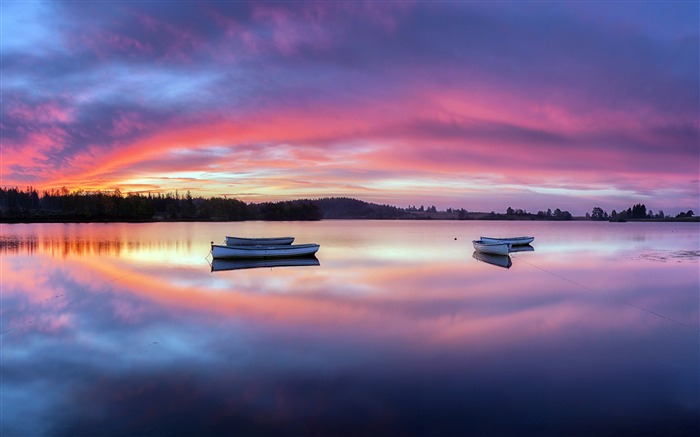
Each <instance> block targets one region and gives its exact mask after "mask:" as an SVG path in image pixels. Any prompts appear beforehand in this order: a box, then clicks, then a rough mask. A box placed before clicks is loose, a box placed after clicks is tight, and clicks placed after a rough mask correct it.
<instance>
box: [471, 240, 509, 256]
mask: <svg viewBox="0 0 700 437" xmlns="http://www.w3.org/2000/svg"><path fill="white" fill-rule="evenodd" d="M472 244H473V245H474V249H475V250H476V251H477V252H481V253H490V254H492V255H508V252H509V251H510V247H511V246H510V243H489V242H486V241H483V240H474V241H472Z"/></svg>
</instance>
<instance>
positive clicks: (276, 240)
mask: <svg viewBox="0 0 700 437" xmlns="http://www.w3.org/2000/svg"><path fill="white" fill-rule="evenodd" d="M293 241H294V237H272V238H244V237H229V236H228V235H227V236H226V245H227V246H262V245H265V246H281V245H284V244H292V242H293Z"/></svg>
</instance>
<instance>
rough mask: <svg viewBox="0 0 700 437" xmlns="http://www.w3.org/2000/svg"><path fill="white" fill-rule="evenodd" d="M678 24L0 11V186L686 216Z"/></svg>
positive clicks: (415, 10)
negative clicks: (495, 198)
mask: <svg viewBox="0 0 700 437" xmlns="http://www.w3.org/2000/svg"><path fill="white" fill-rule="evenodd" d="M673 6H674V7H673V8H670V9H669V8H667V7H666V6H665V5H664V4H662V3H654V2H648V3H644V4H639V5H636V4H635V5H630V4H625V7H624V8H622V6H621V5H620V4H610V5H601V4H573V5H569V4H547V3H526V4H522V3H499V4H496V5H489V4H482V3H429V4H428V3H410V2H407V3H371V2H333V3H328V2H304V3H275V2H271V3H256V2H250V3H248V2H233V3H227V2H224V3H222V2H181V3H178V4H177V5H168V6H167V7H166V6H165V5H163V4H161V3H157V2H156V3H133V2H112V3H108V4H104V3H99V4H96V5H92V4H91V5H85V4H82V3H80V4H77V3H71V2H69V3H63V4H56V3H48V2H47V3H44V2H32V3H10V4H5V3H3V5H2V8H3V30H2V32H3V35H2V45H3V47H2V62H3V77H2V94H3V103H4V105H3V107H2V131H3V144H2V147H3V161H2V164H1V167H2V168H1V170H2V175H3V180H2V184H3V185H18V186H24V185H33V186H35V187H38V188H40V189H50V188H57V187H61V186H66V187H68V188H84V189H101V188H113V187H120V188H121V189H122V190H123V191H129V190H149V191H166V192H167V191H172V190H174V189H181V188H182V187H183V186H184V185H186V186H187V188H188V189H190V190H191V191H192V192H193V193H194V194H199V195H205V196H209V195H217V194H223V193H226V194H229V195H237V194H241V195H243V193H250V192H256V193H259V195H258V196H257V197H255V198H250V200H272V199H285V198H291V197H297V196H312V197H320V196H326V195H348V196H355V197H360V198H363V199H365V200H370V201H381V202H385V201H390V202H391V203H397V204H400V205H403V204H409V203H410V204H421V203H426V204H428V203H429V204H436V205H438V206H439V207H448V206H453V207H466V208H468V209H470V210H480V209H481V210H487V209H488V210H490V209H498V210H500V209H503V208H505V207H506V206H508V205H506V204H505V203H509V204H512V205H511V206H513V207H520V208H526V209H529V210H537V209H546V208H548V207H558V206H559V205H558V204H554V203H555V202H559V201H561V198H559V197H557V196H549V197H548V196H547V195H546V194H544V193H545V192H546V191H547V189H552V190H568V193H569V196H572V197H573V198H571V199H568V202H569V203H570V204H571V206H570V208H571V210H572V211H573V212H575V213H581V214H582V213H584V212H586V211H588V210H590V208H591V207H592V206H594V205H593V204H594V203H595V204H600V206H604V207H608V208H612V207H618V208H619V207H621V206H626V205H627V204H628V203H630V202H636V201H638V200H640V199H644V200H646V201H647V203H648V204H651V205H652V207H654V208H657V209H658V208H663V209H665V210H668V211H669V212H670V211H672V210H687V209H691V208H693V209H699V207H698V195H699V194H700V193H699V192H698V184H697V182H692V181H697V179H698V171H699V169H698V164H697V163H698V161H699V159H700V156H699V150H698V146H697V145H698V139H699V137H700V133H699V132H700V128H699V126H698V113H699V112H700V110H699V107H698V106H699V103H698V101H699V91H698V39H699V36H698V28H697V23H696V22H695V21H696V20H694V18H693V17H697V14H698V5H697V4H694V3H674V5H673ZM622 9H624V11H623V10H622ZM47 35H51V37H50V38H49V37H47ZM28 41H31V42H32V44H28V43H27V42H28ZM183 175H189V176H183ZM137 180H138V181H141V182H138V183H137V182H135V181H137ZM146 180H147V181H150V182H149V183H143V181H146ZM175 181H181V182H177V183H175ZM429 181H434V182H433V183H434V185H432V187H430V182H429ZM183 184H184V185H183ZM426 185H428V186H426ZM418 186H426V189H425V190H423V189H416V188H415V187H418ZM444 186H454V187H461V189H463V190H464V191H463V192H462V194H460V189H459V188H455V189H454V190H449V193H446V194H442V187H444ZM379 187H384V188H379ZM533 187H539V188H543V189H544V190H540V191H539V194H538V195H537V196H536V197H533V198H529V197H527V196H526V197H523V196H522V194H523V193H530V192H532V189H533ZM587 191H588V192H589V193H588V194H585V193H586V192H587ZM474 192H483V193H484V195H483V196H482V197H479V196H476V195H472V193H474ZM495 192H500V193H501V194H502V196H501V197H500V198H499V202H503V204H500V205H495V204H493V202H491V201H490V200H489V196H490V194H492V193H495ZM508 192H512V193H513V194H512V195H507V194H505V193H508ZM576 193H580V194H576ZM596 193H598V194H596ZM601 193H617V194H601ZM521 201H526V202H527V203H525V204H520V203H519V202H521ZM620 203H622V204H620Z"/></svg>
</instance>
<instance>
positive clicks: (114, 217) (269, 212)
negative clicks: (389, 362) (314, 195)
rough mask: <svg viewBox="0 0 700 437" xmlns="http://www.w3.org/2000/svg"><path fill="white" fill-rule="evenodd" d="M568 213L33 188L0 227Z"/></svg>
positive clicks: (599, 213) (635, 215) (603, 215)
mask: <svg viewBox="0 0 700 437" xmlns="http://www.w3.org/2000/svg"><path fill="white" fill-rule="evenodd" d="M586 217H587V218H589V219H591V220H613V221H626V220H628V219H630V220H659V219H664V220H674V221H675V220H684V221H685V220H697V219H698V217H695V214H694V213H693V211H687V212H682V213H680V214H678V215H677V216H676V217H675V218H673V217H668V216H666V215H665V214H664V212H663V211H658V212H657V213H654V212H653V211H651V210H647V208H646V206H645V205H643V204H637V205H634V206H632V207H630V208H628V209H627V210H622V211H621V212H619V213H618V212H617V211H615V210H613V211H612V212H611V213H610V214H608V213H607V212H606V211H604V210H603V209H602V208H599V207H595V208H593V211H592V212H591V213H587V214H586ZM572 218H573V217H572V215H571V213H570V212H569V211H562V210H560V209H559V208H557V209H555V210H554V211H552V210H551V209H548V210H547V211H538V212H537V213H536V214H533V213H529V212H527V211H525V210H523V209H513V208H511V207H508V208H507V209H506V211H505V213H504V214H499V213H496V212H494V211H492V212H491V213H484V212H468V211H467V210H465V209H464V208H461V209H457V208H448V209H447V210H445V211H438V210H437V208H436V207H435V206H429V207H427V208H426V207H424V206H422V205H421V206H420V207H416V206H408V207H407V208H399V207H396V206H390V205H378V204H375V203H369V202H364V201H362V200H357V199H351V198H347V197H333V198H322V199H313V200H309V199H304V200H290V201H281V202H265V203H257V204H256V203H245V202H242V201H240V200H238V199H229V198H224V197H212V198H209V199H205V198H202V197H192V195H191V194H190V192H189V191H188V192H187V193H185V194H184V195H183V194H180V193H178V192H177V191H176V192H175V193H168V194H133V193H129V194H127V195H123V194H122V193H121V192H120V191H119V190H118V189H117V190H114V191H95V192H86V191H83V190H77V191H74V192H69V191H68V190H67V189H66V188H62V189H60V190H50V191H44V192H43V193H41V194H39V193H38V192H37V191H36V190H35V189H34V188H32V187H29V188H27V189H25V190H20V189H18V188H0V222H6V223H9V222H90V221H188V220H190V221H243V220H321V219H379V220H382V219H416V220H428V219H449V220H475V219H476V220H571V219H572Z"/></svg>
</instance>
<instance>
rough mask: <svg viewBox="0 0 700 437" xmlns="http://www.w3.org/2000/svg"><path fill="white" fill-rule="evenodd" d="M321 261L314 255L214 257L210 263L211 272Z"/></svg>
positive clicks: (305, 264) (310, 264)
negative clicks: (259, 257) (246, 257)
mask: <svg viewBox="0 0 700 437" xmlns="http://www.w3.org/2000/svg"><path fill="white" fill-rule="evenodd" d="M319 265H321V263H320V262H319V260H318V258H316V257H315V256H309V257H302V258H273V259H239V260H232V259H220V258H215V259H213V260H212V263H211V271H212V272H221V271H226V270H243V269H257V268H262V267H303V266H319Z"/></svg>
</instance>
